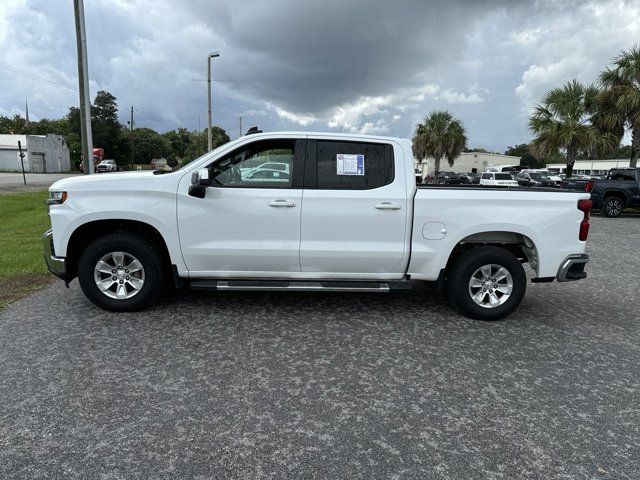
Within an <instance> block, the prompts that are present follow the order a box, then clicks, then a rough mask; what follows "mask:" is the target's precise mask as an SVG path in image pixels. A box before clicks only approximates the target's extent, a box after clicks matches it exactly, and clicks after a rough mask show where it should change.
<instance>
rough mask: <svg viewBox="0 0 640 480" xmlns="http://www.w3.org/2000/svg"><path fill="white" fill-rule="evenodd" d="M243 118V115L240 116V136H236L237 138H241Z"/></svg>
mask: <svg viewBox="0 0 640 480" xmlns="http://www.w3.org/2000/svg"><path fill="white" fill-rule="evenodd" d="M243 118H244V115H240V135H238V138H240V137H241V136H242V119H243Z"/></svg>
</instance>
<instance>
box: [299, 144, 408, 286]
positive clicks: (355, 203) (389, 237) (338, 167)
mask: <svg viewBox="0 0 640 480" xmlns="http://www.w3.org/2000/svg"><path fill="white" fill-rule="evenodd" d="M394 145H395V144H394V143H385V142H374V141H372V142H360V141H357V142H356V141H347V140H345V141H336V140H329V139H327V140H324V139H322V138H318V139H316V140H312V139H310V140H309V141H308V143H307V163H306V170H305V188H304V192H303V198H302V224H301V232H300V234H301V238H300V264H301V268H302V271H303V272H309V273H310V275H309V276H310V277H317V278H367V279H372V278H377V279H394V278H402V276H403V274H404V269H405V263H406V262H405V261H404V260H405V256H408V252H407V251H406V250H407V248H406V241H405V240H406V236H407V232H406V230H407V221H408V219H407V215H408V212H409V208H408V205H409V203H408V202H409V200H408V199H407V190H406V185H405V184H406V174H405V164H404V158H403V156H402V149H401V148H400V147H399V145H395V147H396V148H395V149H394ZM396 157H397V158H396Z"/></svg>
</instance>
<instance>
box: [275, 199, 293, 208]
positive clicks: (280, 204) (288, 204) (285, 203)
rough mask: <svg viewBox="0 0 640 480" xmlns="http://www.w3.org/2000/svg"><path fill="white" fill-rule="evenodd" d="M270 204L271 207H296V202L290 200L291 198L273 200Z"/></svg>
mask: <svg viewBox="0 0 640 480" xmlns="http://www.w3.org/2000/svg"><path fill="white" fill-rule="evenodd" d="M269 206H270V207H287V208H290V207H295V206H296V204H295V203H293V202H290V201H289V200H271V201H270V202H269Z"/></svg>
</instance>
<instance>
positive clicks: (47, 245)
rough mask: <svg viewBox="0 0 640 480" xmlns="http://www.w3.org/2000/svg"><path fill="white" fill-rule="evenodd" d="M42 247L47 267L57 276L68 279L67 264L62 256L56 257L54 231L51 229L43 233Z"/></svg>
mask: <svg viewBox="0 0 640 480" xmlns="http://www.w3.org/2000/svg"><path fill="white" fill-rule="evenodd" d="M42 248H43V250H44V261H45V262H46V264H47V268H48V269H49V271H50V272H51V273H53V274H54V275H55V276H56V277H58V278H60V279H62V280H65V281H66V273H67V265H66V261H65V259H64V258H62V257H56V256H55V252H54V250H53V233H52V231H51V229H49V230H47V231H46V232H45V233H44V234H43V235H42Z"/></svg>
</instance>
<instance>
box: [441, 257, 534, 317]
mask: <svg viewBox="0 0 640 480" xmlns="http://www.w3.org/2000/svg"><path fill="white" fill-rule="evenodd" d="M526 288H527V276H526V274H525V272H524V268H522V265H521V264H520V262H519V261H518V259H517V258H516V257H515V256H514V255H512V254H511V253H509V252H507V251H506V250H504V249H502V248H498V247H488V246H487V247H474V248H472V249H470V250H467V251H466V252H464V253H463V254H462V255H460V256H459V257H458V258H457V259H456V260H455V262H454V264H453V266H452V267H451V269H450V271H449V276H448V294H449V300H450V301H451V303H452V305H453V306H454V307H455V308H456V310H458V311H459V312H460V313H462V314H463V315H466V316H468V317H470V318H474V319H477V320H499V319H501V318H504V317H506V316H507V315H509V314H510V313H511V312H513V311H514V310H515V309H516V308H517V307H518V305H520V302H522V298H523V297H524V294H525V291H526Z"/></svg>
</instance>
